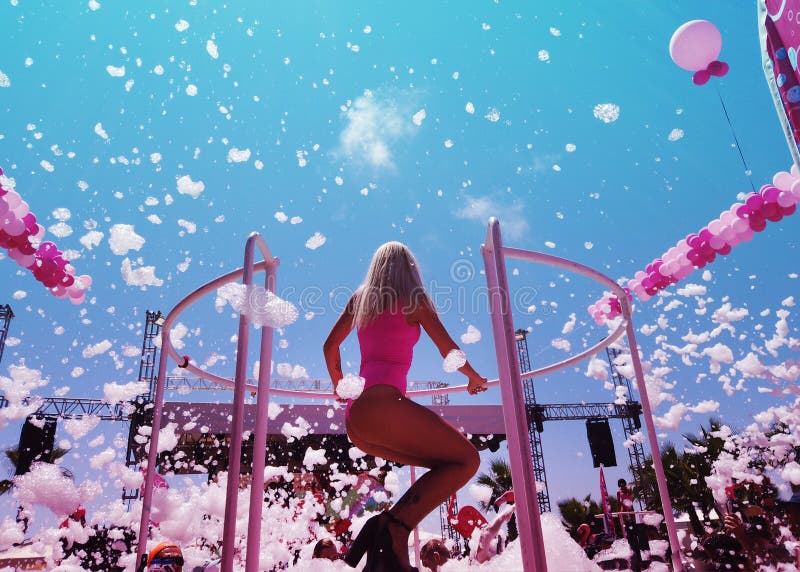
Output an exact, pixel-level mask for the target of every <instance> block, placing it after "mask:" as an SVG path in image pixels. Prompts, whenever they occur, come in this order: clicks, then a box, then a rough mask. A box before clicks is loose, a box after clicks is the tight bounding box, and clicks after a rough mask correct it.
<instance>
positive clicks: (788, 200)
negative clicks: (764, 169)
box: [778, 191, 797, 208]
mask: <svg viewBox="0 0 800 572" xmlns="http://www.w3.org/2000/svg"><path fill="white" fill-rule="evenodd" d="M796 202H797V200H796V199H795V198H794V195H793V194H792V192H791V191H781V192H780V193H779V194H778V204H779V205H780V206H782V207H784V208H786V207H790V206H792V205H793V204H795V203H796Z"/></svg>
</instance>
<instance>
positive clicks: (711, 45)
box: [669, 20, 722, 71]
mask: <svg viewBox="0 0 800 572" xmlns="http://www.w3.org/2000/svg"><path fill="white" fill-rule="evenodd" d="M721 51H722V35H721V34H720V33H719V30H718V29H717V27H716V26H715V25H714V24H712V23H711V22H709V21H707V20H692V21H690V22H686V23H685V24H683V25H682V26H681V27H680V28H678V29H677V30H675V32H674V33H673V34H672V39H670V41H669V55H670V57H672V61H674V62H675V63H676V64H677V65H678V66H679V67H682V68H683V69H685V70H689V71H698V70H703V69H705V68H706V67H708V64H710V63H711V62H713V61H714V60H716V59H718V58H719V53H720V52H721Z"/></svg>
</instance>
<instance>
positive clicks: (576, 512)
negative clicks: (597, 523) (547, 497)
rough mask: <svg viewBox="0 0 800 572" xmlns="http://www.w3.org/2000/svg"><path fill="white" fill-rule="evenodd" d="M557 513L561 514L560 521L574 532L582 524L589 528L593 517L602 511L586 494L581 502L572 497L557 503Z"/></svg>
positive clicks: (589, 495)
mask: <svg viewBox="0 0 800 572" xmlns="http://www.w3.org/2000/svg"><path fill="white" fill-rule="evenodd" d="M558 511H559V512H560V513H561V520H563V521H564V523H565V524H566V525H567V526H568V527H569V529H570V531H571V532H574V531H576V530H577V529H578V527H579V526H580V525H582V524H588V525H590V526H591V524H592V523H593V522H594V517H595V515H597V514H602V512H603V509H602V508H601V507H600V505H599V504H597V502H595V501H593V500H592V495H591V494H588V495H586V497H585V498H584V499H583V500H582V501H580V500H578V499H576V498H574V497H573V498H571V499H567V500H564V501H561V502H559V503H558Z"/></svg>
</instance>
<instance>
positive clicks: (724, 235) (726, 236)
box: [719, 225, 736, 242]
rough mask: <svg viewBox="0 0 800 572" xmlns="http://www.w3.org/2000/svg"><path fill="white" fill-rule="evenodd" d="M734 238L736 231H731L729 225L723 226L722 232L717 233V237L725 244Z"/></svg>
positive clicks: (731, 228)
mask: <svg viewBox="0 0 800 572" xmlns="http://www.w3.org/2000/svg"><path fill="white" fill-rule="evenodd" d="M735 236H736V231H735V230H733V226H731V225H725V226H723V227H722V230H721V231H720V233H719V237H720V238H721V239H722V240H724V241H725V242H730V241H731V240H732V239H733V237H735Z"/></svg>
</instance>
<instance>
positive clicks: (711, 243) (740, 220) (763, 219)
mask: <svg viewBox="0 0 800 572" xmlns="http://www.w3.org/2000/svg"><path fill="white" fill-rule="evenodd" d="M797 203H800V171H798V170H797V167H795V166H793V167H792V170H791V173H788V172H786V171H781V172H779V173H777V174H776V175H775V176H774V177H773V179H772V184H770V185H764V186H763V187H761V190H760V191H759V192H758V193H750V194H749V195H747V197H745V200H744V202H743V203H734V204H733V205H732V206H731V207H730V208H729V209H728V210H726V211H723V212H722V213H720V215H719V218H716V219H714V220H712V221H711V222H709V223H708V224H707V225H706V226H705V227H703V228H701V229H700V230H699V231H697V232H696V233H693V234H688V235H686V237H685V238H682V239H680V240H679V241H678V242H677V244H675V246H673V247H672V248H670V249H669V250H667V251H666V252H665V253H664V254H662V255H661V256H660V257H659V258H656V259H655V260H653V261H652V262H651V263H650V264H648V265H647V266H646V267H645V269H644V270H640V271H639V272H637V273H636V274H634V276H633V278H632V279H631V280H629V281H628V283H627V285H626V288H625V291H626V293H627V294H628V297H629V298H630V299H631V300H632V299H633V297H632V296H631V293H633V294H635V295H636V297H637V298H638V299H639V300H641V301H642V302H646V301H647V300H649V299H650V298H651V297H653V296H654V295H655V294H657V293H658V292H660V291H661V290H664V289H665V288H667V287H668V286H671V285H672V284H677V283H678V282H680V281H681V280H683V279H684V278H686V277H687V276H688V275H689V274H691V273H692V271H694V269H695V268H704V267H705V266H706V265H707V264H710V263H711V262H714V260H715V259H716V258H717V256H726V255H728V254H730V252H731V250H732V249H733V247H735V246H737V245H738V244H741V243H742V242H747V241H748V240H750V239H752V238H753V236H754V235H755V233H757V232H761V231H763V230H764V229H765V228H766V227H767V223H769V222H778V221H780V220H781V219H782V218H783V217H785V216H789V215H792V214H794V213H795V211H796V210H797ZM588 310H589V314H590V315H591V316H592V318H594V320H595V322H596V323H597V324H598V325H603V324H605V323H606V321H607V320H612V319H614V318H616V317H618V316H620V315H621V313H622V306H621V305H620V301H619V299H618V298H617V297H616V296H614V295H613V294H611V293H610V292H605V293H604V294H603V297H602V298H600V299H599V300H597V301H596V302H595V303H594V304H592V305H590V306H589V308H588Z"/></svg>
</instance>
